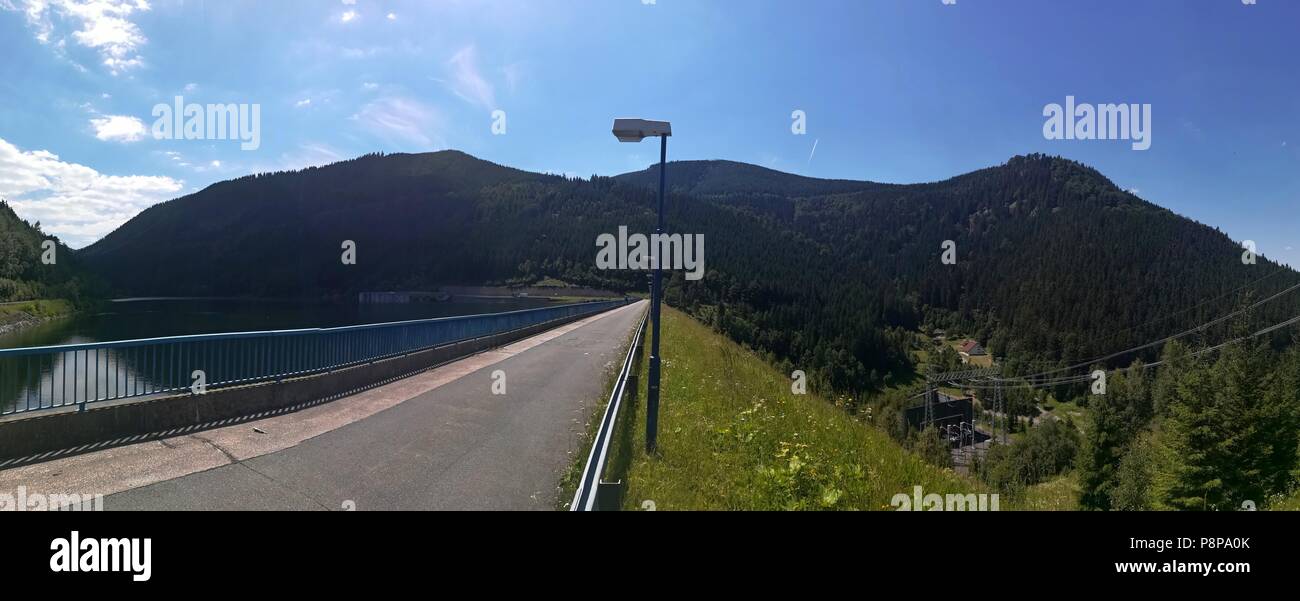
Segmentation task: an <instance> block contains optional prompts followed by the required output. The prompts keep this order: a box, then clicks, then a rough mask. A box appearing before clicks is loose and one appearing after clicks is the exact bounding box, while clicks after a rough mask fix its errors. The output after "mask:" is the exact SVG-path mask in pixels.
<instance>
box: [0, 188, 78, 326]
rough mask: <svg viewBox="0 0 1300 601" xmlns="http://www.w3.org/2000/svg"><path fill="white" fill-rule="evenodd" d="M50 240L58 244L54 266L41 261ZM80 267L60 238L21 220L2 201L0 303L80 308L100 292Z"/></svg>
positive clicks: (38, 225) (36, 225)
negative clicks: (60, 302)
mask: <svg viewBox="0 0 1300 601" xmlns="http://www.w3.org/2000/svg"><path fill="white" fill-rule="evenodd" d="M47 240H52V241H54V243H55V246H54V249H53V250H54V262H53V264H51V265H47V264H45V263H44V262H43V261H42V260H41V259H42V255H43V253H44V252H45V247H44V246H43V244H44V243H45V242H46V241H47ZM79 263H80V262H79V261H78V259H77V257H76V256H74V254H73V252H72V250H70V249H69V248H68V247H67V246H65V245H64V244H63V243H62V242H60V241H59V240H58V238H57V237H55V236H50V235H48V234H45V233H44V232H42V231H41V229H40V224H39V223H38V224H35V225H33V224H30V223H28V222H26V221H24V220H22V219H20V218H19V217H18V215H17V214H15V213H14V211H13V209H11V208H10V207H9V204H8V203H7V202H5V201H3V200H0V302H13V301H25V300H35V299H56V298H57V299H65V300H69V301H71V302H72V303H73V304H74V305H75V304H80V303H81V302H82V301H83V300H86V299H88V298H89V297H90V296H93V295H94V294H95V293H96V292H97V290H96V288H95V278H94V277H92V276H89V275H88V274H87V273H86V272H85V271H84V269H83V268H82V266H81V265H80V264H79Z"/></svg>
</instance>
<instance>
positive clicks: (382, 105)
mask: <svg viewBox="0 0 1300 601" xmlns="http://www.w3.org/2000/svg"><path fill="white" fill-rule="evenodd" d="M351 119H352V120H353V121H356V122H357V123H359V124H360V125H361V126H362V127H364V128H365V130H366V131H367V132H368V133H371V134H374V135H376V136H378V137H380V138H381V139H384V140H387V141H389V142H393V143H401V144H405V145H414V146H415V147H416V148H414V149H413V150H432V149H435V148H441V147H443V146H444V144H443V143H442V139H441V136H440V134H439V132H440V130H441V129H442V122H443V119H442V115H441V114H439V113H438V111H437V110H436V109H434V108H433V107H430V106H427V105H425V104H422V103H420V102H419V101H417V100H412V99H410V98H401V97H391V98H383V99H380V100H376V101H374V102H371V103H370V104H367V105H366V106H364V107H362V109H361V110H360V111H359V112H357V114H355V115H353V116H352V117H351Z"/></svg>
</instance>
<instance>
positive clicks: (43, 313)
mask: <svg viewBox="0 0 1300 601" xmlns="http://www.w3.org/2000/svg"><path fill="white" fill-rule="evenodd" d="M71 314H72V305H71V304H70V303H68V301H65V300H33V301H22V302H17V303H4V304H0V324H5V323H10V322H13V321H18V320H19V319H22V318H24V317H27V316H31V317H37V318H40V319H50V318H54V317H61V316H64V315H71Z"/></svg>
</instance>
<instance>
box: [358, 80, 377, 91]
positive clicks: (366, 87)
mask: <svg viewBox="0 0 1300 601" xmlns="http://www.w3.org/2000/svg"><path fill="white" fill-rule="evenodd" d="M361 89H363V90H365V91H367V92H373V91H375V90H378V89H379V84H377V83H374V82H372V81H367V82H365V83H363V84H361Z"/></svg>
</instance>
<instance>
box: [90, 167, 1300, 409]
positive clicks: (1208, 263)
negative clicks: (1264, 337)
mask: <svg viewBox="0 0 1300 601" xmlns="http://www.w3.org/2000/svg"><path fill="white" fill-rule="evenodd" d="M657 175H658V173H657V168H654V169H651V170H647V171H642V172H637V173H634V174H625V175H622V176H618V177H613V178H610V177H593V178H592V179H590V180H581V179H571V178H564V177H560V176H552V175H542V174H534V173H528V172H524V171H519V170H515V169H510V168H508V167H503V166H500V165H495V164H492V163H488V162H486V161H481V160H478V159H475V158H473V157H470V156H469V155H466V154H463V153H459V152H454V151H446V152H438V153H429V154H420V155H405V154H397V155H378V154H376V155H367V156H364V157H361V158H358V159H355V160H351V161H345V162H341V163H336V164H334V165H328V166H325V167H319V168H311V169H306V170H303V171H297V172H286V173H275V174H267V175H258V176H250V177H245V178H241V179H238V180H234V181H230V182H223V183H220V184H215V185H213V186H210V187H209V188H207V189H205V190H203V191H200V192H198V193H196V194H192V195H189V196H186V197H184V198H180V199H176V200H173V201H170V202H167V203H163V204H161V205H157V206H155V207H153V208H150V209H148V210H146V211H145V212H143V213H141V214H140V215H139V216H137V217H136V218H135V219H133V220H132V221H130V222H128V223H127V224H126V225H124V226H123V227H122V228H120V229H119V230H117V231H115V232H113V233H112V234H110V235H109V236H108V237H106V238H105V239H104V240H102V241H100V242H98V243H96V244H94V245H92V246H91V247H89V248H87V249H85V250H84V251H81V252H80V253H79V255H80V256H82V257H83V258H84V260H85V261H86V262H87V263H88V264H90V265H91V266H93V267H94V268H95V269H96V271H97V272H99V273H102V274H104V275H106V276H107V277H108V278H110V279H111V281H112V282H113V283H114V284H115V285H116V286H117V287H118V291H119V292H120V293H123V294H132V295H223V296H224V295H262V296H300V295H312V296H334V295H337V296H350V295H351V294H353V293H355V292H357V291H360V290H375V289H418V288H426V287H430V286H436V285H440V284H450V283H475V284H478V283H485V282H495V283H526V282H535V281H537V280H539V279H541V278H543V277H555V278H558V279H562V280H565V281H568V282H571V283H574V284H581V285H590V286H603V287H608V288H614V289H621V290H629V289H638V290H641V289H644V286H645V278H644V275H643V274H639V273H634V272H628V271H602V270H599V269H597V268H596V267H595V262H594V256H595V251H596V247H595V245H594V242H595V240H596V237H597V236H598V235H600V234H602V233H613V232H616V231H617V228H618V227H619V226H620V225H626V226H628V227H629V229H631V230H632V231H641V232H651V231H653V227H654V225H653V224H654V219H655V212H654V211H655V205H656V193H655V189H656V187H657V184H658V177H657ZM668 180H669V182H670V187H671V188H672V189H673V190H674V192H673V193H672V194H670V195H669V198H668V209H667V216H668V221H669V231H673V232H682V233H696V234H703V235H704V237H705V241H706V244H705V264H706V267H707V269H708V272H707V274H706V276H705V278H704V279H703V280H702V281H699V282H687V281H685V280H684V279H683V278H682V277H681V275H680V274H674V276H673V277H672V278H671V279H670V281H669V288H668V300H669V301H670V302H672V303H673V304H675V305H677V306H680V307H683V308H685V309H686V310H688V311H691V312H692V313H694V314H695V315H696V316H697V317H699V318H701V319H703V320H705V321H707V322H709V323H711V324H712V325H714V326H715V327H716V328H718V329H720V330H722V331H724V332H726V333H727V334H728V335H730V336H731V337H732V338H734V339H736V340H738V341H740V342H743V343H745V344H748V345H750V346H752V347H754V348H756V349H759V350H762V351H764V352H765V353H767V354H768V355H769V357H770V358H771V359H773V360H774V361H777V362H780V363H788V364H789V365H791V366H797V368H798V369H804V370H806V371H808V372H809V373H810V374H812V375H814V378H815V379H816V381H817V382H819V383H820V384H825V385H829V386H832V387H834V388H836V389H839V390H847V391H853V390H865V389H868V388H872V387H875V386H878V385H879V384H881V383H883V382H884V380H885V377H886V374H888V373H891V372H894V371H897V370H899V369H900V368H907V367H908V366H909V359H908V356H909V353H908V351H909V344H911V341H912V340H914V338H913V336H912V332H913V331H914V330H916V329H917V328H919V327H921V326H922V325H923V324H926V323H928V324H930V325H933V326H944V327H949V328H953V327H956V328H959V329H963V330H966V331H967V332H969V333H970V334H971V335H974V336H976V337H978V338H980V339H981V340H984V341H986V342H987V343H988V345H989V346H990V347H991V349H992V351H993V352H995V353H997V354H999V355H1005V354H1011V355H1012V356H1013V357H1015V358H1023V359H1027V360H1032V361H1045V362H1047V363H1048V364H1056V362H1059V361H1070V360H1076V359H1080V358H1083V359H1087V358H1090V357H1092V356H1095V355H1102V354H1105V353H1107V352H1110V351H1112V350H1115V349H1119V348H1125V346H1126V345H1129V343H1132V342H1134V341H1138V342H1145V341H1147V340H1149V339H1151V338H1152V337H1158V336H1160V335H1164V334H1167V333H1170V332H1173V331H1179V330H1180V329H1181V328H1186V327H1191V326H1194V325H1196V324H1198V323H1201V322H1202V321H1204V319H1205V318H1206V317H1207V316H1212V315H1220V314H1222V313H1224V312H1225V311H1228V310H1231V309H1232V308H1234V307H1236V306H1238V304H1239V303H1240V302H1241V295H1236V294H1227V295H1225V294H1224V293H1227V292H1231V291H1233V290H1237V289H1239V288H1241V287H1243V286H1246V285H1247V284H1250V283H1252V282H1255V281H1256V280H1259V279H1261V278H1264V280H1263V281H1261V282H1259V283H1258V284H1256V285H1255V286H1254V287H1253V288H1252V289H1251V290H1250V292H1252V293H1253V294H1255V295H1256V297H1257V298H1262V297H1264V296H1267V295H1269V294H1272V293H1274V292H1277V291H1279V290H1282V289H1284V287H1286V286H1289V285H1293V284H1295V283H1297V282H1300V276H1298V275H1297V274H1296V273H1295V272H1293V271H1290V270H1284V269H1282V268H1280V267H1279V266H1278V265H1276V264H1273V263H1270V262H1268V261H1266V260H1264V259H1263V258H1260V259H1259V261H1258V263H1257V264H1255V265H1249V266H1248V265H1243V264H1242V262H1241V249H1240V247H1239V246H1238V245H1237V244H1236V243H1235V242H1233V241H1232V240H1230V239H1229V238H1228V237H1227V236H1225V235H1223V234H1222V233H1221V232H1218V231H1217V230H1213V229H1211V228H1208V227H1206V226H1203V225H1201V224H1197V223H1194V222H1192V221H1189V220H1187V219H1184V218H1182V217H1179V216H1177V215H1175V214H1173V213H1172V212H1170V211H1168V210H1165V209H1162V208H1160V207H1157V206H1155V205H1153V204H1150V203H1147V202H1145V201H1143V200H1141V199H1139V198H1137V197H1136V196H1134V195H1132V194H1129V193H1127V192H1124V191H1123V190H1120V189H1119V188H1118V187H1116V186H1115V185H1114V184H1113V183H1112V182H1110V181H1109V180H1107V179H1106V178H1105V177H1103V176H1102V175H1101V174H1099V173H1097V172H1096V171H1095V170H1093V169H1090V168H1088V167H1085V166H1083V165H1080V164H1078V163H1075V162H1073V161H1069V160H1065V159H1060V158H1055V157H1047V156H1041V155H1033V156H1025V157H1015V158H1013V159H1011V160H1010V161H1009V162H1008V163H1006V164H1004V165H1001V166H997V167H991V168H988V169H983V170H980V171H976V172H973V173H969V174H966V175H961V176H957V177H954V178H951V179H948V180H945V181H941V182H936V183H928V184H909V185H896V184H877V183H871V182H853V181H848V180H817V179H813V178H804V177H800V176H794V175H789V174H783V173H780V172H777V171H772V170H769V169H764V168H761V167H756V166H753V165H745V164H742V163H732V162H726V161H692V162H686V163H671V164H670V165H669V167H668ZM344 240H352V241H354V242H355V243H356V245H357V255H358V264H357V265H354V266H344V265H342V264H341V262H340V256H341V253H342V249H341V247H340V245H341V243H342V241H344ZM946 240H951V241H953V242H954V243H955V244H956V252H957V263H956V264H955V265H945V264H943V263H942V262H941V261H940V256H941V253H942V246H941V245H942V244H943V243H944V241H946ZM1265 276H1269V277H1267V278H1265ZM1214 297H1221V298H1217V299H1215V300H1213V301H1212V302H1204V301H1206V300H1207V299H1214ZM1283 301H1290V304H1286V303H1285V302H1283ZM1192 307H1194V309H1192V310H1188V309H1189V308H1192ZM1296 307H1297V304H1296V301H1295V298H1293V297H1288V298H1284V299H1281V300H1279V302H1277V303H1272V304H1270V305H1268V306H1265V307H1262V308H1261V309H1260V310H1259V311H1258V312H1257V315H1255V316H1254V317H1255V319H1256V320H1257V321H1258V322H1259V323H1264V322H1267V321H1268V320H1269V319H1271V318H1273V317H1276V316H1278V315H1282V314H1284V313H1287V312H1288V311H1290V314H1295V313H1297V312H1300V311H1297V310H1296ZM1288 316H1289V315H1288ZM1153 320H1155V323H1152V324H1148V323H1147V322H1150V321H1153ZM1275 321H1276V320H1275ZM1270 323H1271V322H1270ZM1209 334H1213V332H1210V333H1209ZM1283 334H1285V333H1280V334H1279V335H1283ZM1153 352H1154V351H1153ZM1128 359H1131V357H1125V358H1124V359H1123V360H1125V361H1126V360H1128Z"/></svg>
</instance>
